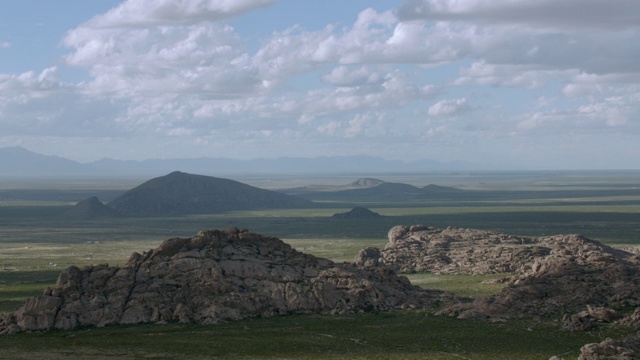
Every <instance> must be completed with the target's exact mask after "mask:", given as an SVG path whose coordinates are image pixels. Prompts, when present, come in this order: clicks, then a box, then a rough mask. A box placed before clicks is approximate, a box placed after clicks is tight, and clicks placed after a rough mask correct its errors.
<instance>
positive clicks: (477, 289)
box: [403, 273, 506, 299]
mask: <svg viewBox="0 0 640 360" xmlns="http://www.w3.org/2000/svg"><path fill="white" fill-rule="evenodd" d="M403 275H405V276H406V277H408V278H409V280H410V281H411V283H412V284H414V285H418V286H420V287H423V288H425V289H438V290H444V291H450V292H452V293H455V294H456V295H458V296H462V297H465V298H473V299H479V298H482V297H486V296H489V295H493V294H495V293H497V292H498V291H500V290H501V289H502V288H503V287H504V284H500V283H496V282H493V281H491V280H495V279H500V278H503V277H505V276H506V274H496V275H493V274H492V275H451V274H434V273H416V274H403Z"/></svg>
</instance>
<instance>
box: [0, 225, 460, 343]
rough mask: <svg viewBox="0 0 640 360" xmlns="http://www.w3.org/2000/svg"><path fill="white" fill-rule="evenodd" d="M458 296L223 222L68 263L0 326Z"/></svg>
mask: <svg viewBox="0 0 640 360" xmlns="http://www.w3.org/2000/svg"><path fill="white" fill-rule="evenodd" d="M455 301H457V298H456V297H455V296H454V295H452V294H449V293H445V292H441V291H429V290H423V289H420V288H418V287H416V286H413V285H411V284H410V283H409V281H408V279H407V278H405V277H398V276H396V275H395V273H394V272H393V271H392V270H389V269H385V268H379V267H378V268H368V269H367V268H363V267H357V266H353V265H349V264H337V263H333V262H331V261H330V260H326V259H321V258H317V257H314V256H312V255H308V254H304V253H301V252H298V251H296V250H294V249H293V248H291V247H290V246H289V245H287V244H285V243H284V242H282V241H281V240H279V239H276V238H272V237H264V236H261V235H258V234H254V233H250V232H247V231H246V230H245V231H241V230H238V229H236V228H228V229H223V230H207V231H202V232H200V233H198V234H197V235H195V236H194V237H192V238H174V239H169V240H166V241H164V242H163V243H162V244H161V245H160V246H159V247H158V248H156V249H153V250H150V251H148V252H144V253H142V254H138V253H134V254H133V255H132V256H131V258H130V259H129V261H128V262H127V263H126V264H125V265H124V266H122V267H112V266H108V265H93V266H86V267H84V268H82V269H80V268H78V267H74V266H72V267H69V268H67V269H65V270H64V271H63V272H62V273H61V274H60V276H59V278H58V280H57V284H56V286H55V287H54V288H53V289H47V290H46V291H45V292H44V294H42V295H40V296H37V297H34V298H31V299H29V300H27V301H26V303H25V304H24V305H23V306H22V307H21V308H19V309H18V310H17V311H16V312H14V313H13V314H12V315H11V316H8V317H5V318H4V319H0V333H13V332H17V331H30V330H45V329H72V328H75V327H78V326H89V325H95V326H105V325H109V324H136V323H147V322H171V321H179V322H195V323H202V324H211V323H217V322H220V321H227V320H237V319H242V318H246V317H252V316H265V317H266V316H276V315H284V314H294V313H349V312H362V311H369V310H390V309H395V308H433V307H435V306H438V305H440V304H451V303H453V302H455Z"/></svg>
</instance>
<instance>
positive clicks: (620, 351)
mask: <svg viewBox="0 0 640 360" xmlns="http://www.w3.org/2000/svg"><path fill="white" fill-rule="evenodd" d="M578 359H579V360H634V359H640V333H637V334H634V335H630V336H627V337H626V338H625V339H623V340H613V339H607V340H605V341H603V342H600V343H594V344H586V345H584V346H583V347H582V348H580V357H578Z"/></svg>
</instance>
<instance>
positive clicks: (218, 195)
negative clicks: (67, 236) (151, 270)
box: [107, 171, 313, 216]
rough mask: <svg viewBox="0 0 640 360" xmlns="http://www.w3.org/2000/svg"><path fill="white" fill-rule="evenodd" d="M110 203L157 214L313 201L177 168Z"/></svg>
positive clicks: (306, 204)
mask: <svg viewBox="0 0 640 360" xmlns="http://www.w3.org/2000/svg"><path fill="white" fill-rule="evenodd" d="M107 205H108V206H109V207H110V208H112V209H114V210H115V211H116V212H118V213H119V214H123V215H131V216H156V215H186V214H210V213H219V212H224V211H233V210H254V209H277V208H301V207H310V206H313V203H312V202H310V201H308V200H304V199H301V198H297V197H294V196H290V195H286V194H282V193H279V192H275V191H270V190H264V189H259V188H256V187H253V186H250V185H247V184H243V183H240V182H237V181H233V180H228V179H222V178H216V177H211V176H203V175H192V174H187V173H183V172H179V171H175V172H172V173H170V174H169V175H165V176H162V177H158V178H154V179H151V180H149V181H147V182H145V183H143V184H141V185H139V186H137V187H135V188H133V189H131V190H129V191H127V192H125V193H124V194H122V195H121V196H119V197H117V198H115V199H114V200H112V201H111V202H109V203H108V204H107Z"/></svg>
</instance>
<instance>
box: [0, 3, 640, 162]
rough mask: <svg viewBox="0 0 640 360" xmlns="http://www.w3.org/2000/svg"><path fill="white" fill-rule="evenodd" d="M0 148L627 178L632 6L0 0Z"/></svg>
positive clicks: (634, 146)
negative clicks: (410, 163)
mask: <svg viewBox="0 0 640 360" xmlns="http://www.w3.org/2000/svg"><path fill="white" fill-rule="evenodd" d="M0 59H1V61H0V147H4V146H23V147H26V148H28V149H30V150H33V151H37V152H40V153H44V154H51V155H59V156H64V157H68V158H71V159H74V160H78V161H81V162H88V161H93V160H97V159H100V158H104V157H109V158H117V159H147V158H183V157H203V156H206V157H230V158H240V159H251V158H261V157H266V158H276V157H281V156H296V157H315V156H333V155H361V154H366V155H372V156H380V157H383V158H386V159H405V160H418V159H433V160H437V161H442V162H449V161H464V162H471V163H478V164H489V165H490V166H492V167H494V168H504V169H513V168H521V169H638V168H640V161H638V158H640V146H639V145H638V139H639V138H640V118H639V115H640V110H639V109H640V106H639V105H640V61H638V59H640V2H638V1H636V0H613V1H606V2H605V1H601V0H538V1H535V2H532V1H528V0H492V1H488V0H485V1H482V0H466V1H459V0H404V1H402V0H397V1H391V0H388V1H382V0H377V1H364V0H350V1H337V0H323V1H313V0H288V1H277V0H233V1H232V0H217V1H212V0H179V1H178V0H172V1H170V0H128V1H111V0H101V1H80V0H60V1H55V2H54V1H46V2H43V1H36V0H21V1H17V0H9V1H3V2H1V3H0Z"/></svg>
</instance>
